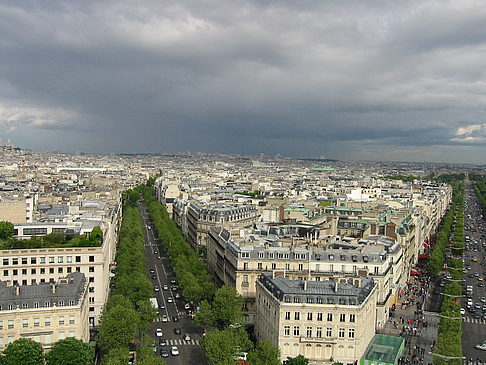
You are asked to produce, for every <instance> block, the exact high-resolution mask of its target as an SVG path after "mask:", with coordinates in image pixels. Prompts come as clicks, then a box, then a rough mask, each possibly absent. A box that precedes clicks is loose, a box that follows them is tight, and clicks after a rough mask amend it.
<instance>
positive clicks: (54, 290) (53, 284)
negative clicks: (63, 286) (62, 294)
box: [51, 281, 56, 294]
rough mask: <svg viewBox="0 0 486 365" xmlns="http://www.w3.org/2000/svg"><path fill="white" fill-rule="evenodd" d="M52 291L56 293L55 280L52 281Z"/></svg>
mask: <svg viewBox="0 0 486 365" xmlns="http://www.w3.org/2000/svg"><path fill="white" fill-rule="evenodd" d="M51 293H52V294H56V283H55V282H53V281H52V282H51Z"/></svg>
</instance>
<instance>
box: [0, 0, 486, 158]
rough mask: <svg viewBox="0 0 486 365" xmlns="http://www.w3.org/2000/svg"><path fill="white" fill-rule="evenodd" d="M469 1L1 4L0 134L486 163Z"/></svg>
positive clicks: (480, 40) (96, 149) (480, 54)
mask: <svg viewBox="0 0 486 365" xmlns="http://www.w3.org/2000/svg"><path fill="white" fill-rule="evenodd" d="M482 5H483V4H482V2H480V1H466V2H449V3H446V2H436V1H407V2H405V1H399V2H393V3H391V4H387V3H383V2H378V1H373V2H367V3H366V4H363V3H362V2H358V1H349V2H340V3H337V4H334V3H322V2H305V3H302V4H301V3H299V4H294V3H293V2H282V1H279V2H276V1H265V2H259V1H238V2H224V1H216V0H212V1H207V2H205V3H204V4H201V3H200V2H193V1H183V2H178V3H177V4H174V3H170V2H165V1H163V2H156V1H148V0H147V1H141V2H138V3H137V5H136V6H134V5H133V3H129V2H126V1H111V0H110V1H104V2H103V3H98V2H94V1H84V2H82V3H77V2H72V3H71V2H70V3H66V2H61V1H52V2H49V3H44V2H38V1H18V2H15V3H11V4H2V5H0V19H1V20H2V21H1V22H0V31H1V32H0V34H1V35H0V42H1V43H2V53H1V55H0V70H1V72H0V75H1V76H0V136H2V138H3V141H6V140H7V139H8V138H10V139H11V140H12V141H13V142H14V143H15V144H16V145H18V146H21V147H24V148H31V149H33V150H35V151H45V150H54V149H60V150H61V151H62V152H70V153H73V152H76V151H83V152H87V153H102V154H108V153H110V152H114V153H121V152H125V153H130V152H133V153H144V152H150V153H168V152H183V151H187V150H190V151H201V152H208V153H235V154H244V155H258V154H259V153H264V154H266V155H276V154H278V153H280V154H281V155H283V156H292V157H300V158H317V157H320V156H325V157H326V158H330V159H340V160H385V161H390V160H391V161H418V162H420V161H430V162H451V163H462V162H465V163H485V162H486V153H485V152H486V147H485V145H486V121H485V118H484V105H486V103H485V102H486V97H485V95H486V93H485V91H486V90H485V85H486V84H485V71H484V59H485V53H486V48H485V47H484V39H486V38H485V37H484V36H485V34H486V11H485V9H484V6H482Z"/></svg>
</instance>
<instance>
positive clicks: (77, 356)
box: [46, 337, 94, 365]
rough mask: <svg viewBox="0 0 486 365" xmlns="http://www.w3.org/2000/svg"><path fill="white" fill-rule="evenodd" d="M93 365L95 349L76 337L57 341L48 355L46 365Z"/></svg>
mask: <svg viewBox="0 0 486 365" xmlns="http://www.w3.org/2000/svg"><path fill="white" fill-rule="evenodd" d="M71 364H76V365H92V364H94V349H93V347H91V346H90V345H89V344H87V343H84V342H83V341H81V340H78V339H76V338H74V337H68V338H65V339H63V340H59V341H57V342H56V343H55V344H54V345H52V348H51V350H50V351H49V352H48V353H47V355H46V365H71Z"/></svg>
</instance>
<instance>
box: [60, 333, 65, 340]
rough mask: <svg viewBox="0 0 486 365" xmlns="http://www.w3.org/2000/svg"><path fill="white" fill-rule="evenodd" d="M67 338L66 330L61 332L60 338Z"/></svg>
mask: <svg viewBox="0 0 486 365" xmlns="http://www.w3.org/2000/svg"><path fill="white" fill-rule="evenodd" d="M65 338H66V334H65V333H64V331H61V332H59V339H60V340H64V339H65Z"/></svg>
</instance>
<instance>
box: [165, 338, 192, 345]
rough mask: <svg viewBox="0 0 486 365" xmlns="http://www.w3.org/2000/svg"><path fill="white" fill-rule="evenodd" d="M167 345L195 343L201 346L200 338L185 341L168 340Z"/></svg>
mask: <svg viewBox="0 0 486 365" xmlns="http://www.w3.org/2000/svg"><path fill="white" fill-rule="evenodd" d="M167 345H169V346H188V345H193V346H199V340H194V339H193V340H190V341H184V340H167Z"/></svg>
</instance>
